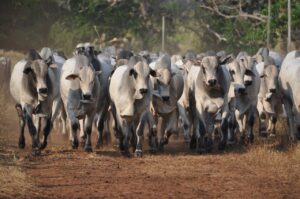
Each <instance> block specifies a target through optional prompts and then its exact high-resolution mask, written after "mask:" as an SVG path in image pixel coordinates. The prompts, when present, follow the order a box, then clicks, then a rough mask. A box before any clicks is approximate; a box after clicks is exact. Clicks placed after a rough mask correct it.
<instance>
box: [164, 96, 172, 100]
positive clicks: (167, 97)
mask: <svg viewBox="0 0 300 199" xmlns="http://www.w3.org/2000/svg"><path fill="white" fill-rule="evenodd" d="M162 99H163V100H164V101H168V100H169V99H170V97H169V96H163V97H162Z"/></svg>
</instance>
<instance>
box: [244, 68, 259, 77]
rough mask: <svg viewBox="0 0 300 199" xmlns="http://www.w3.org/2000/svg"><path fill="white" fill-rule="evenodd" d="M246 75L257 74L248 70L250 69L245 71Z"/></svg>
mask: <svg viewBox="0 0 300 199" xmlns="http://www.w3.org/2000/svg"><path fill="white" fill-rule="evenodd" d="M245 75H247V76H253V77H255V76H256V75H255V74H254V73H253V71H252V70H248V69H247V70H246V71H245Z"/></svg>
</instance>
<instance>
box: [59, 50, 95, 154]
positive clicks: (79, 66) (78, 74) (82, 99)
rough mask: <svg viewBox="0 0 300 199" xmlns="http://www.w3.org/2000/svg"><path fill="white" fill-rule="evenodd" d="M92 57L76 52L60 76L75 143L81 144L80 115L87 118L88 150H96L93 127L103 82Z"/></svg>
mask: <svg viewBox="0 0 300 199" xmlns="http://www.w3.org/2000/svg"><path fill="white" fill-rule="evenodd" d="M100 73H101V72H99V71H95V70H94V68H93V67H92V66H91V64H90V62H89V60H88V58H87V57H86V56H84V55H75V56H74V57H72V58H70V59H68V60H67V61H66V62H65V63H64V65H63V67H62V74H61V79H60V82H61V83H60V93H61V98H62V101H63V103H64V108H65V110H66V112H67V115H68V118H69V120H70V127H71V131H72V133H71V134H70V138H71V142H72V147H73V148H77V147H78V138H77V130H78V128H79V119H81V120H84V126H83V129H84V134H85V135H86V138H85V147H84V148H85V151H87V152H90V151H92V146H91V131H92V124H93V121H94V117H95V115H96V113H97V111H98V110H99V106H98V104H99V92H100V82H99V78H98V75H99V74H100Z"/></svg>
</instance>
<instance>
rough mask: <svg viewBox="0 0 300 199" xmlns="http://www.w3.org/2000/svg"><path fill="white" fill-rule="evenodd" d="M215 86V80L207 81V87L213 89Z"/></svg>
mask: <svg viewBox="0 0 300 199" xmlns="http://www.w3.org/2000/svg"><path fill="white" fill-rule="evenodd" d="M216 84H217V80H216V79H210V80H208V81H207V86H208V87H214V86H215V85H216Z"/></svg>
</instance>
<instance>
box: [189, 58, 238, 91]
mask: <svg viewBox="0 0 300 199" xmlns="http://www.w3.org/2000/svg"><path fill="white" fill-rule="evenodd" d="M231 61H232V55H228V56H223V57H218V56H206V55H204V56H202V57H199V58H197V59H196V61H194V64H195V66H200V67H201V72H202V77H203V78H202V80H203V82H204V85H205V86H206V87H208V88H213V87H215V86H217V85H218V83H219V82H218V74H219V71H220V70H221V69H220V68H221V65H223V64H227V63H229V62H231Z"/></svg>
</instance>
